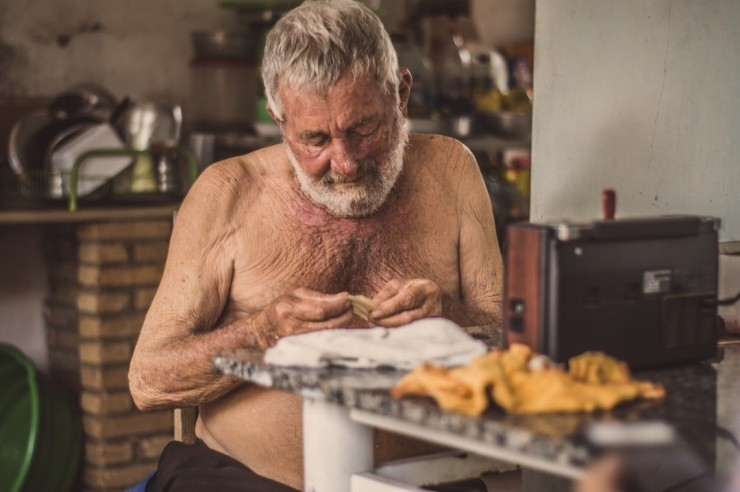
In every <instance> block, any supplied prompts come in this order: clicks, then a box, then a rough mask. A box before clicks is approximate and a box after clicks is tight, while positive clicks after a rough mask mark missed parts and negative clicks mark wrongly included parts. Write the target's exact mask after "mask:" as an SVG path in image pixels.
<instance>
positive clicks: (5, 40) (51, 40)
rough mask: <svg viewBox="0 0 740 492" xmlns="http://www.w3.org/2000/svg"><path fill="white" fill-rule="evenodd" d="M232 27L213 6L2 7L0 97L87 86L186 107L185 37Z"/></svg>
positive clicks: (73, 1) (94, 1)
mask: <svg viewBox="0 0 740 492" xmlns="http://www.w3.org/2000/svg"><path fill="white" fill-rule="evenodd" d="M95 23H99V24H100V26H101V27H100V30H99V31H97V32H88V31H87V28H88V27H89V26H91V25H94V24H95ZM238 25H240V19H239V18H238V17H237V15H236V14H235V13H234V12H233V11H228V10H223V9H219V8H218V2H217V1H216V0H127V1H115V0H114V1H99V0H65V1H62V2H57V1H53V0H2V6H0V95H10V96H50V95H54V94H57V93H58V92H60V91H61V90H63V89H66V88H67V87H69V86H71V85H73V84H75V83H77V82H80V81H93V82H96V83H98V84H102V85H103V86H105V87H107V88H108V89H110V90H111V91H112V92H113V93H114V94H115V95H116V96H118V97H123V96H131V97H132V98H134V99H137V100H138V99H144V98H149V97H157V98H162V99H170V100H173V101H175V102H179V103H180V104H183V103H184V105H187V100H188V99H189V97H190V68H189V63H190V61H191V60H192V58H193V55H194V53H193V48H192V41H191V37H190V36H191V34H190V33H191V31H193V30H196V29H204V30H208V29H217V28H230V27H234V26H238ZM64 35H66V36H69V37H70V41H69V44H67V45H66V46H60V45H59V44H57V38H58V37H59V36H64Z"/></svg>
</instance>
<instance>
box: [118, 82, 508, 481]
mask: <svg viewBox="0 0 740 492" xmlns="http://www.w3.org/2000/svg"><path fill="white" fill-rule="evenodd" d="M410 83H411V78H410V76H409V75H408V74H407V73H406V74H405V75H404V78H403V81H402V83H401V85H400V87H399V94H400V96H401V97H400V106H399V107H397V108H396V107H393V105H392V104H389V103H388V98H387V97H386V96H384V95H383V94H382V93H381V92H380V91H379V90H378V89H377V87H376V86H375V84H374V83H373V82H372V81H371V80H370V79H369V78H362V79H358V80H355V81H352V80H350V79H349V78H348V77H345V78H343V79H342V80H340V81H339V82H338V83H337V85H336V86H335V87H333V88H332V89H331V90H330V91H329V93H328V94H326V95H324V96H319V95H311V94H305V93H301V92H300V91H295V92H292V91H290V90H288V89H284V90H282V91H281V96H282V101H283V107H284V108H286V114H285V115H283V116H284V118H283V119H282V120H283V121H281V123H280V126H281V129H282V131H283V134H284V136H285V143H283V144H280V145H275V146H272V147H268V148H265V149H261V150H259V151H256V152H254V153H251V154H248V155H245V156H241V157H237V158H233V159H229V160H227V161H224V162H220V163H217V164H213V165H212V166H209V167H208V168H207V169H206V170H205V171H204V173H203V174H202V175H201V176H200V178H199V179H198V181H197V182H196V183H195V185H194V186H193V188H192V189H191V191H190V192H189V194H188V196H187V197H186V198H185V200H184V201H183V204H182V207H181V209H180V211H179V213H178V216H177V220H176V221H175V226H174V230H173V234H172V239H171V243H170V250H169V254H168V259H167V264H166V266H165V271H164V275H163V278H162V281H161V284H160V287H159V289H158V291H157V294H156V296H155V298H154V300H153V302H152V305H151V308H150V310H149V312H148V314H147V317H146V320H145V323H144V326H143V328H142V332H141V336H140V338H139V341H138V344H137V347H136V349H135V353H134V356H133V358H132V362H131V369H130V373H129V379H130V388H131V392H132V395H133V397H134V399H135V401H136V403H137V405H138V406H139V407H140V408H142V409H144V410H151V409H158V408H169V407H175V406H187V405H199V406H200V415H199V420H198V424H197V428H196V433H197V435H198V436H199V437H200V438H201V439H203V440H204V441H205V443H206V444H207V445H208V446H210V447H211V448H213V449H216V450H219V451H221V452H224V453H227V454H229V455H231V456H233V457H235V458H236V459H238V460H240V461H242V462H243V463H245V464H246V465H247V466H249V467H250V468H252V469H253V470H254V471H256V472H257V473H259V474H262V475H265V476H267V477H270V478H273V479H275V480H278V481H280V482H283V483H286V484H288V485H290V486H293V487H295V488H302V485H303V470H302V445H301V442H302V430H301V399H300V397H299V396H296V395H292V394H287V393H284V392H279V391H274V390H270V389H266V388H261V387H257V386H255V385H250V384H244V383H242V382H240V381H238V380H236V379H235V378H232V377H227V376H222V375H218V374H215V373H214V372H213V370H212V365H211V360H212V358H213V356H214V355H216V354H218V353H222V352H228V351H231V350H234V349H236V348H240V347H257V348H266V347H268V346H270V345H272V344H274V343H275V342H276V341H277V340H278V339H279V338H281V337H284V336H289V335H292V334H295V333H304V332H309V331H316V330H323V329H332V328H338V327H367V326H370V324H369V323H368V322H365V321H361V320H358V319H357V318H353V317H352V312H351V308H350V303H349V302H348V301H347V295H348V293H352V294H363V295H366V296H368V297H371V298H373V300H374V302H375V303H376V308H375V309H374V310H373V311H372V312H371V313H370V315H371V319H372V324H376V325H380V326H386V327H395V326H400V325H403V324H406V323H408V322H410V321H413V320H416V319H420V318H424V317H430V316H440V315H442V316H445V317H447V318H449V319H452V320H453V321H456V322H457V323H458V324H460V325H461V326H480V325H486V326H489V327H494V326H498V325H500V319H501V287H502V280H501V279H502V265H501V256H500V253H499V251H498V246H497V244H498V243H497V240H496V237H495V229H494V224H493V214H492V212H491V205H490V201H489V199H488V194H487V192H486V189H485V186H484V184H483V180H482V177H481V175H480V172H479V170H478V167H477V164H476V162H475V160H474V158H473V157H472V155H471V153H470V152H469V151H468V150H467V149H466V148H465V147H463V146H462V145H461V144H460V143H459V142H456V141H454V140H452V139H449V138H446V137H441V136H431V135H411V136H410V139H409V145H408V146H407V147H406V151H405V155H404V158H403V169H402V171H400V174H399V175H398V178H397V180H396V181H395V185H394V186H393V188H392V190H391V191H390V193H389V194H388V196H387V197H385V198H384V199H383V200H382V202H381V203H380V204H379V206H378V207H376V208H375V209H374V210H373V211H372V212H371V213H368V212H367V211H365V212H363V213H362V214H361V215H360V216H342V215H341V214H337V212H336V211H332V210H330V209H328V208H327V206H325V205H323V204H321V205H320V204H317V203H316V202H315V201H314V200H312V199H311V198H309V196H308V194H307V193H306V192H304V191H303V190H302V188H301V186H302V185H301V184H300V183H299V179H298V178H297V176H296V168H295V166H296V165H297V166H300V169H299V170H300V171H301V172H302V173H303V174H304V178H305V179H304V181H306V183H308V184H312V183H313V184H315V185H316V186H318V187H319V188H323V191H322V193H325V194H326V193H328V194H330V195H331V196H332V197H333V198H332V199H337V200H338V201H339V202H341V201H342V200H343V199H344V198H346V196H354V197H355V198H356V197H358V196H359V197H360V198H362V197H363V196H364V195H365V193H364V191H363V190H366V189H369V188H371V187H372V184H373V181H372V179H373V177H372V173H366V172H364V171H363V166H364V165H365V164H362V163H363V162H367V161H373V162H374V163H375V164H374V165H376V166H378V173H376V174H382V173H386V172H388V169H390V167H392V166H391V165H390V164H389V162H390V160H391V155H392V154H393V149H394V148H395V146H396V144H397V143H398V138H399V136H398V129H399V127H398V125H397V124H396V125H394V118H396V119H398V121H397V122H395V123H400V124H403V118H404V115H405V110H406V101H407V99H408V91H409V87H410ZM368 121H369V122H370V125H369V126H367V125H366V123H367V122H368ZM375 123H378V124H377V125H375ZM363 125H365V126H363ZM289 152H290V153H292V154H293V163H291V159H290V158H289V155H288V154H289ZM365 166H366V165H365ZM365 169H367V168H365ZM326 176H333V177H334V178H336V179H331V180H328V182H324V184H320V183H322V180H324V179H325V177H326ZM304 184H305V183H304ZM358 187H359V188H360V190H359V191H358ZM353 199H354V198H353ZM364 210H366V208H365V209H364ZM420 449H421V448H420V446H419V445H418V444H417V443H412V442H409V441H408V440H404V439H400V438H398V437H397V436H389V435H386V434H383V435H379V436H378V438H377V441H376V460H377V461H384V460H387V459H390V458H395V457H400V456H406V455H410V454H415V453H418V452H419V451H420Z"/></svg>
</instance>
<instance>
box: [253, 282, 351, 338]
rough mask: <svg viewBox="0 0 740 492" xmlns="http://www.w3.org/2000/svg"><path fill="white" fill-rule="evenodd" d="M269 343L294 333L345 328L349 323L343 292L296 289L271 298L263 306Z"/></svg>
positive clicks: (348, 307) (349, 307) (349, 305)
mask: <svg viewBox="0 0 740 492" xmlns="http://www.w3.org/2000/svg"><path fill="white" fill-rule="evenodd" d="M266 315H267V320H268V321H269V323H270V325H271V327H272V329H273V330H274V331H273V333H272V337H270V338H271V339H272V342H273V343H274V342H276V341H277V339H279V338H282V337H286V336H289V335H295V334H298V333H308V332H311V331H318V330H327V329H332V328H345V327H348V326H349V325H350V324H351V322H352V309H351V304H350V302H349V301H348V300H347V293H346V292H342V293H339V294H325V293H323V292H318V291H315V290H311V289H306V288H299V289H295V290H294V291H292V292H290V293H288V294H285V295H283V296H280V297H278V298H277V299H275V300H274V301H273V302H272V303H271V304H270V305H269V306H268V307H267V309H266Z"/></svg>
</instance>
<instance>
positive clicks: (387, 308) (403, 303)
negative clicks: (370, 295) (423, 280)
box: [370, 286, 424, 319]
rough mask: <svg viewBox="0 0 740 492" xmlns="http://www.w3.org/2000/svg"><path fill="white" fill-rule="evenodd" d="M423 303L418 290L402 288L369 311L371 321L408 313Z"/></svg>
mask: <svg viewBox="0 0 740 492" xmlns="http://www.w3.org/2000/svg"><path fill="white" fill-rule="evenodd" d="M423 303H424V293H423V292H421V291H419V290H418V289H414V288H409V287H408V286H404V288H402V289H401V290H400V291H398V292H397V293H396V295H394V296H393V297H391V298H389V299H386V300H385V301H382V302H380V303H377V302H376V304H375V309H373V310H372V311H370V318H371V319H382V318H385V317H388V316H391V315H393V314H396V313H399V312H401V311H409V310H412V309H416V308H419V307H421V306H422V305H423Z"/></svg>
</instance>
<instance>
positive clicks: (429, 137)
mask: <svg viewBox="0 0 740 492" xmlns="http://www.w3.org/2000/svg"><path fill="white" fill-rule="evenodd" d="M409 148H410V149H411V150H412V153H411V154H410V156H409V157H410V158H411V160H412V161H416V162H417V163H418V165H419V166H418V167H419V169H420V170H422V172H423V173H424V174H429V173H432V174H437V173H441V174H442V175H444V176H446V177H447V178H450V177H451V175H454V174H457V173H469V172H471V171H477V170H478V165H477V162H476V160H475V156H474V155H473V153H472V152H471V151H470V149H469V148H468V147H467V146H466V145H465V144H464V143H462V142H461V141H459V140H457V139H455V138H452V137H448V136H445V135H436V134H426V133H413V134H411V135H410V136H409Z"/></svg>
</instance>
